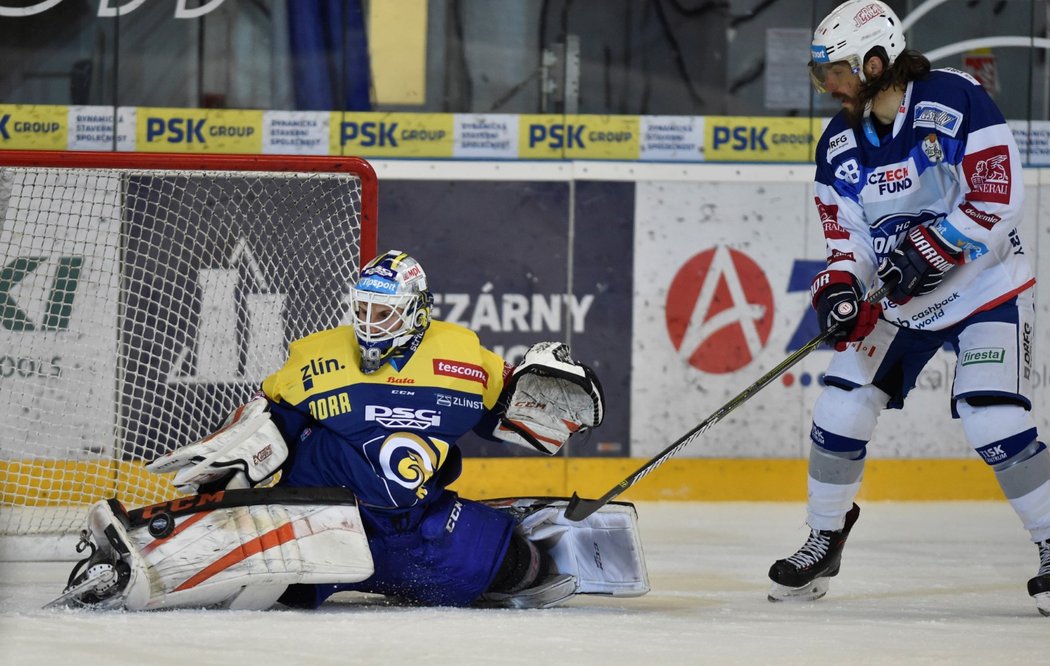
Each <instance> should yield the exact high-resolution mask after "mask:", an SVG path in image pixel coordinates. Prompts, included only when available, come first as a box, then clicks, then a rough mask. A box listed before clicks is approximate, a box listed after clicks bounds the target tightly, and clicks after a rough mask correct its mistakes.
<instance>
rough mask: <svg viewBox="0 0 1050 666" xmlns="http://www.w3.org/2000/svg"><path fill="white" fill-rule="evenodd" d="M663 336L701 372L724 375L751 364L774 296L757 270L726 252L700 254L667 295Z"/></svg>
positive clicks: (765, 336) (769, 322) (768, 325)
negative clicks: (664, 332) (665, 334)
mask: <svg viewBox="0 0 1050 666" xmlns="http://www.w3.org/2000/svg"><path fill="white" fill-rule="evenodd" d="M666 317H667V332H668V334H669V335H670V337H671V342H672V343H673V344H674V346H675V349H677V350H678V352H679V353H680V354H681V356H683V357H684V358H685V359H687V361H688V363H689V364H690V365H691V366H693V367H694V368H696V369H697V370H701V371H703V372H709V373H712V374H724V373H728V372H733V371H735V370H739V369H740V368H742V367H744V366H745V365H747V364H748V363H750V362H751V361H753V360H754V359H755V357H756V356H757V355H758V353H759V352H760V351H761V350H762V348H763V347H764V346H765V344H766V342H767V341H768V340H769V334H770V332H771V331H772V329H773V291H772V289H770V286H769V281H768V280H767V279H766V276H765V273H764V272H763V270H762V268H761V267H760V266H759V265H758V264H757V263H755V261H754V260H752V259H751V258H750V257H749V256H747V255H746V254H744V253H743V252H740V251H738V250H733V249H730V248H727V247H721V246H719V247H716V248H713V249H710V250H704V251H703V252H701V253H700V254H698V255H696V256H694V257H693V258H691V259H689V261H687V262H685V264H684V265H683V266H682V267H681V268H680V269H679V270H678V273H677V274H676V275H675V276H674V279H673V280H672V281H671V285H670V286H669V287H668V290H667V307H666Z"/></svg>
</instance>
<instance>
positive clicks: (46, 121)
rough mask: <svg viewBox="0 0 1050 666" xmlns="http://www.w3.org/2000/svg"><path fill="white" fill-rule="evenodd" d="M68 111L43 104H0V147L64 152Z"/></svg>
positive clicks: (66, 141) (60, 107) (66, 138)
mask: <svg viewBox="0 0 1050 666" xmlns="http://www.w3.org/2000/svg"><path fill="white" fill-rule="evenodd" d="M68 122H69V118H68V110H67V108H66V107H64V106H51V105H44V104H4V105H0V148H2V149H5V150H65V149H66V145H67V144H68V142H69V138H68V134H67V127H68Z"/></svg>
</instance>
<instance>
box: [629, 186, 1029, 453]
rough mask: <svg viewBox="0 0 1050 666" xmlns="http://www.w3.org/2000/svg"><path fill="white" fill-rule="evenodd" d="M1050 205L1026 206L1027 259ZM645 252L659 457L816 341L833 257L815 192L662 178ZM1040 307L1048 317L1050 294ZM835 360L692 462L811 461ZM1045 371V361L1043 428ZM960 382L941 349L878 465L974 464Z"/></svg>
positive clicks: (641, 383)
mask: <svg viewBox="0 0 1050 666" xmlns="http://www.w3.org/2000/svg"><path fill="white" fill-rule="evenodd" d="M1031 194H1032V195H1034V194H1035V193H1034V192H1031ZM1040 200H1041V197H1038V196H1034V197H1033V196H1030V197H1029V198H1028V199H1027V202H1028V203H1027V204H1026V216H1025V223H1024V225H1023V227H1022V237H1023V238H1025V239H1032V240H1031V241H1027V240H1026V241H1025V247H1024V248H1022V249H1023V251H1025V252H1029V251H1034V250H1032V248H1034V247H1035V244H1037V243H1039V242H1041V241H1040V240H1038V239H1037V238H1036V234H1037V233H1039V234H1041V236H1042V237H1043V238H1044V239H1045V237H1046V236H1047V234H1048V232H1047V231H1046V230H1042V231H1038V230H1037V229H1036V228H1035V225H1034V221H1035V220H1036V219H1037V216H1036V202H1037V201H1040ZM1044 207H1045V204H1044ZM1041 212H1042V214H1043V215H1046V214H1047V213H1048V212H1050V211H1045V210H1044V211H1041ZM1044 219H1045V218H1044ZM1042 242H1045V240H1044V241H1042ZM635 248H636V254H635V291H634V321H635V329H634V337H633V352H632V363H633V365H632V377H631V384H632V402H631V452H632V455H636V456H652V455H655V454H656V453H658V452H659V451H660V450H661V449H662V448H664V447H666V446H668V445H669V444H670V443H671V442H673V441H675V440H676V439H678V438H679V437H680V436H681V435H683V434H684V433H686V432H687V431H689V430H690V429H691V428H693V427H694V426H695V425H697V424H698V423H700V422H701V421H702V420H704V419H705V418H707V417H708V416H710V415H711V414H713V413H714V412H715V411H716V410H718V409H719V408H720V407H721V406H722V405H724V404H726V403H728V402H729V401H730V400H731V399H732V398H734V397H735V396H736V395H737V394H739V393H740V392H741V391H743V390H744V389H745V388H747V387H748V386H750V385H751V384H753V383H754V382H755V381H756V380H757V379H758V378H759V377H761V376H762V375H763V374H765V373H766V372H767V371H768V370H770V369H771V368H772V367H774V366H775V365H777V364H778V363H780V362H781V361H782V360H784V359H785V358H786V357H787V355H788V354H790V353H791V352H793V351H795V350H797V349H799V348H800V347H801V346H803V345H804V344H805V343H806V342H808V341H809V340H811V339H812V338H813V337H814V336H816V335H817V333H818V327H817V322H816V317H815V315H814V314H813V310H812V308H811V307H810V304H809V285H810V282H811V281H812V278H813V276H814V275H815V274H816V273H817V272H819V271H820V270H821V269H822V268H823V267H824V266H825V260H824V253H825V249H824V239H823V236H822V233H821V228H820V224H819V220H818V219H817V217H816V212H815V210H813V209H812V188H811V186H810V185H809V184H808V183H797V182H796V183H790V182H783V183H750V184H748V183H727V182H708V183H667V182H664V183H661V182H651V181H640V182H639V183H638V196H637V204H636V227H635ZM1033 260H1034V257H1033ZM1045 263H1046V262H1043V264H1045ZM1036 265H1039V264H1038V262H1036ZM1047 271H1048V269H1047V268H1046V267H1045V266H1044V267H1041V268H1040V273H1041V274H1040V275H1039V277H1040V278H1043V279H1046V278H1048V277H1050V275H1045V274H1046V273H1047ZM1040 302H1041V303H1042V305H1041V306H1039V311H1040V312H1043V311H1045V310H1046V305H1045V304H1046V302H1047V299H1046V297H1045V296H1043V297H1042V298H1041V300H1040ZM1037 337H1038V340H1039V342H1038V343H1036V344H1035V346H1036V347H1038V346H1040V345H1041V344H1045V343H1046V341H1047V334H1046V333H1045V331H1044V332H1042V333H1041V334H1040V335H1038V336H1037ZM833 353H834V352H833V351H832V350H831V349H830V348H820V349H818V350H816V351H814V352H813V353H811V354H810V355H809V356H808V357H806V358H805V359H804V360H803V361H801V362H800V363H799V364H798V365H796V366H795V367H794V368H792V369H790V370H788V371H787V372H786V373H785V374H784V375H783V376H782V377H780V378H779V379H777V380H775V381H774V382H773V383H771V384H770V385H768V386H767V387H765V388H764V389H762V390H761V391H760V392H759V393H757V394H756V395H754V396H753V397H752V398H750V399H749V400H748V401H747V402H745V403H744V404H743V405H741V406H739V407H738V408H737V409H736V410H735V411H734V412H732V413H731V414H730V415H729V416H727V417H726V418H724V419H723V420H722V421H721V422H719V423H718V424H717V425H716V426H714V427H713V428H711V429H710V430H709V431H707V433H705V434H704V435H703V436H702V437H701V438H699V439H698V440H696V441H695V442H693V443H692V444H691V445H690V447H689V448H687V449H685V450H683V451H682V452H681V453H679V456H686V457H737V458H752V457H759V458H797V457H804V456H805V455H807V453H808V450H809V439H808V434H809V429H810V423H811V418H812V417H811V414H812V407H813V402H814V401H815V400H816V398H817V396H818V395H819V393H820V390H821V388H822V380H823V372H824V370H825V368H826V366H827V364H828V362H829V361H830V359H831V354H833ZM1045 366H1046V364H1040V363H1039V362H1038V361H1035V362H1034V363H1033V368H1034V376H1033V380H1034V382H1035V384H1036V395H1037V398H1036V400H1037V406H1036V407H1035V411H1034V413H1035V414H1036V415H1037V423H1039V424H1040V427H1041V428H1042V429H1045V428H1046V424H1047V419H1048V416H1047V414H1046V406H1047V404H1048V399H1047V396H1046V384H1047V381H1048V380H1047V377H1046V367H1045ZM954 375H955V356H954V354H953V353H952V352H951V351H949V350H942V351H940V352H938V353H937V354H936V355H935V357H934V358H933V359H932V360H931V361H930V362H929V364H927V366H926V368H925V369H924V371H923V372H922V373H921V374H920V376H919V378H918V382H917V386H916V387H915V389H913V390H912V392H911V393H910V394H909V396H908V399H907V402H906V405H905V409H904V410H902V411H897V410H887V411H886V412H884V413H883V414H882V416H881V417H880V419H879V426H878V429H877V430H876V433H875V439H874V440H873V441H872V446H871V447H870V448H869V455H871V456H874V457H885V458H923V457H935V458H936V457H967V456H969V455H971V452H970V450H969V445H968V444H967V443H966V440H965V438H964V435H963V432H962V428H961V426H960V424H959V422H958V421H957V420H953V419H952V418H951V415H950V410H949V407H950V397H951V387H952V382H953V379H954Z"/></svg>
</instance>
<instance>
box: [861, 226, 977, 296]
mask: <svg viewBox="0 0 1050 666" xmlns="http://www.w3.org/2000/svg"><path fill="white" fill-rule="evenodd" d="M962 260H963V253H962V250H960V249H959V248H956V247H952V246H951V245H950V244H949V243H948V241H946V240H945V239H944V237H942V236H941V235H940V233H938V232H937V230H935V229H931V228H929V227H914V228H913V229H912V230H911V231H909V232H908V235H907V236H905V237H904V240H903V241H901V243H900V245H898V246H897V248H896V249H895V250H893V252H891V253H890V256H888V257H886V259H885V260H884V261H883V262H882V265H881V266H879V278H880V279H881V280H882V282H883V283H884V284H896V286H895V287H894V288H893V289H892V290H890V293H889V298H890V300H891V301H893V302H894V303H897V304H904V303H907V302H908V301H909V300H911V297H912V296H924V295H926V294H928V293H930V292H931V291H933V290H934V289H936V288H937V286H938V285H940V283H941V281H942V280H943V279H944V274H945V273H947V272H948V271H949V270H950V269H952V268H953V267H955V266H958V265H959V264H961V263H962Z"/></svg>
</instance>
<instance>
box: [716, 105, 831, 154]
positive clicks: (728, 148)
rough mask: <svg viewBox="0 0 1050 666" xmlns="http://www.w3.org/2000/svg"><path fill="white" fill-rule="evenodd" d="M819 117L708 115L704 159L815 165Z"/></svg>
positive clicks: (819, 128)
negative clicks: (807, 163) (810, 163)
mask: <svg viewBox="0 0 1050 666" xmlns="http://www.w3.org/2000/svg"><path fill="white" fill-rule="evenodd" d="M821 127H822V121H821V119H819V118H757V117H745V116H707V117H706V118H705V119H704V128H705V129H704V160H705V161H708V162H812V161H813V151H814V149H815V148H816V144H817V139H819V138H820V134H821Z"/></svg>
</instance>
